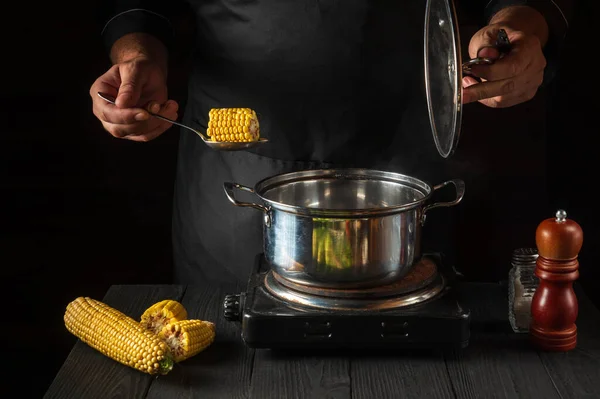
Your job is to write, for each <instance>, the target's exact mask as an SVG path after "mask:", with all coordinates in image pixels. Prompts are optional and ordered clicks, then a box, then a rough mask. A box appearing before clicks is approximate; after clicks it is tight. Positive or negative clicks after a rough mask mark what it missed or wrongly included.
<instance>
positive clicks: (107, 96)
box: [98, 92, 208, 141]
mask: <svg viewBox="0 0 600 399" xmlns="http://www.w3.org/2000/svg"><path fill="white" fill-rule="evenodd" d="M98 96H99V97H100V98H102V99H103V100H104V101H106V102H108V103H111V104H113V105H116V103H115V101H116V99H115V98H114V97H113V96H111V95H110V94H106V93H101V92H98ZM146 112H148V113H149V114H150V115H152V116H154V117H155V118H158V119H162V120H163V121H165V122H169V123H172V124H174V125H177V126H181V127H183V128H186V129H188V130H191V131H192V132H194V133H196V134H197V135H198V136H200V138H202V140H204V141H206V140H208V139H207V138H206V137H205V136H204V134H203V133H202V132H200V131H198V130H196V129H194V128H191V127H189V126H186V125H184V124H182V123H179V122H177V121H174V120H172V119H169V118H165V117H164V116H162V115H158V114H155V113H153V112H150V111H148V110H146Z"/></svg>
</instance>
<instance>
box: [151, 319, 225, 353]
mask: <svg viewBox="0 0 600 399" xmlns="http://www.w3.org/2000/svg"><path fill="white" fill-rule="evenodd" d="M159 336H160V338H161V339H162V340H163V341H164V342H165V343H166V344H167V346H168V347H169V350H170V351H171V353H172V355H173V359H174V360H175V362H176V363H179V362H182V361H184V360H186V359H189V358H190V357H192V356H195V355H197V354H198V353H200V352H202V351H203V350H204V349H206V348H207V347H208V346H210V344H212V343H213V341H214V339H215V325H214V323H211V322H209V321H203V320H182V321H177V322H175V323H170V324H168V325H166V326H165V327H164V328H163V329H162V331H161V332H160V334H159Z"/></svg>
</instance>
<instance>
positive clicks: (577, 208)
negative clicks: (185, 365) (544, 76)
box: [0, 0, 600, 397]
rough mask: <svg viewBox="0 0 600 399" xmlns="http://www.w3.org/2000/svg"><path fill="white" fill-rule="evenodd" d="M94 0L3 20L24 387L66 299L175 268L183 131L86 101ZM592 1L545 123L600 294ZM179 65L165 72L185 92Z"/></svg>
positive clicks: (48, 364)
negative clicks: (132, 123)
mask: <svg viewBox="0 0 600 399" xmlns="http://www.w3.org/2000/svg"><path fill="white" fill-rule="evenodd" d="M98 3H99V1H98V0H97V1H90V2H79V3H78V4H77V8H76V9H68V8H67V6H60V7H58V8H57V7H56V6H54V5H53V4H51V3H43V4H38V5H35V4H34V6H32V5H31V3H27V4H23V6H19V5H16V8H17V9H14V8H13V9H11V12H10V13H5V17H6V18H7V20H5V24H4V25H3V26H2V29H3V30H5V32H3V37H4V39H5V40H4V41H3V49H2V50H3V51H2V54H3V59H2V64H3V66H2V71H3V79H2V82H1V85H2V86H1V87H2V91H1V93H0V110H1V113H2V118H1V120H0V123H1V126H2V132H1V134H0V166H1V167H0V171H1V173H2V175H1V176H0V184H1V186H0V187H1V190H2V191H1V193H2V195H1V197H0V198H2V202H1V204H2V207H1V208H0V209H1V211H0V212H1V213H0V214H1V215H2V218H1V219H0V226H2V228H1V230H0V232H1V234H2V239H1V240H0V265H2V270H3V275H4V277H5V278H4V279H3V282H4V284H5V285H7V286H8V289H5V290H3V293H4V296H6V298H5V301H4V305H5V306H4V316H5V317H3V324H5V323H6V326H3V328H2V330H3V332H2V338H3V339H4V340H3V342H4V343H5V345H6V346H5V347H8V350H9V355H14V356H9V357H8V358H6V357H5V358H3V359H4V360H6V359H10V362H8V363H7V362H5V365H9V366H8V367H10V368H11V370H12V371H14V372H15V375H18V374H17V373H18V372H19V370H26V369H28V371H26V375H28V376H31V378H33V380H34V381H35V383H32V384H28V385H27V386H22V385H19V386H16V385H13V386H12V388H14V390H15V391H16V390H17V389H18V391H20V392H21V394H23V396H25V397H38V396H41V395H42V394H43V392H44V391H45V389H46V388H47V386H48V384H49V383H50V382H51V380H52V378H53V376H54V374H55V373H56V371H57V370H58V368H59V367H60V365H61V363H62V362H63V361H64V359H65V357H66V356H67V354H68V351H69V350H70V348H71V346H72V345H73V343H74V342H75V339H74V338H73V337H72V336H70V335H69V334H68V333H67V332H66V330H65V329H64V327H63V321H62V315H63V312H64V307H65V306H66V304H67V303H68V302H69V301H70V300H72V299H74V298H75V297H77V296H79V295H86V296H91V297H95V298H102V296H103V295H104V293H105V292H106V290H107V289H108V287H109V286H110V285H111V284H127V283H135V284H143V283H168V282H170V268H171V250H170V217H171V196H172V192H173V177H174V171H175V161H176V147H177V141H178V132H177V130H175V129H171V130H170V131H169V132H168V133H167V134H164V135H163V136H161V137H160V138H159V139H157V140H155V141H153V142H151V143H147V144H138V143H131V142H128V141H122V140H116V139H113V138H112V137H110V136H109V135H108V134H107V133H105V132H104V131H103V130H102V128H101V126H100V124H99V122H98V121H97V120H96V119H95V117H94V116H93V115H92V113H91V105H90V104H91V103H90V98H89V95H88V90H89V86H90V85H91V83H92V82H93V81H94V79H95V78H96V77H97V76H99V75H100V74H101V73H102V72H104V71H105V70H106V68H107V67H108V60H107V58H106V56H105V53H104V49H103V48H102V45H101V42H100V38H99V31H100V29H101V18H99V16H98V15H97V14H96V13H95V10H96V5H97V4H98ZM594 6H595V5H594V4H593V0H587V1H583V2H582V5H581V9H580V10H579V12H578V14H577V18H576V20H575V23H574V26H573V27H572V30H571V36H570V39H569V46H568V49H567V52H566V54H565V57H567V59H569V60H574V61H568V62H567V63H566V65H565V69H564V70H563V72H562V75H561V77H560V78H559V79H558V80H557V82H556V84H555V85H554V87H553V88H552V92H551V103H550V109H551V112H550V113H549V123H548V126H549V130H548V132H547V134H548V141H549V144H550V146H549V153H548V159H550V160H551V162H549V164H548V172H549V175H550V180H549V181H550V185H549V193H550V197H551V201H550V202H551V205H553V207H554V208H558V207H563V208H565V209H567V210H568V212H569V217H571V218H573V219H575V220H577V221H578V222H579V223H580V224H581V225H582V227H583V230H584V234H585V241H584V247H583V250H582V252H581V254H580V263H581V282H582V284H584V286H585V287H587V288H588V292H589V294H590V296H592V297H593V298H594V300H595V301H596V303H598V302H599V301H600V299H599V296H598V293H597V292H598V290H594V282H595V280H597V278H598V277H599V276H600V273H599V272H598V268H597V265H598V263H599V259H598V258H599V254H600V250H599V249H598V243H600V241H599V237H598V236H599V233H598V232H599V229H598V228H597V224H598V222H599V217H598V212H597V211H596V209H595V208H594V205H595V202H596V200H595V198H594V196H593V194H592V193H593V192H594V191H595V190H593V188H594V185H596V183H595V181H594V180H595V177H596V175H595V173H593V172H595V171H597V170H598V169H599V168H598V167H597V166H596V162H597V155H596V153H597V151H596V147H595V143H596V141H597V140H596V137H595V136H596V135H597V134H598V131H599V129H598V127H597V125H596V124H595V122H596V119H597V118H596V117H595V113H597V107H595V106H594V105H597V103H598V101H597V100H595V96H596V93H597V90H595V88H594V87H593V85H594V84H595V83H594V77H593V75H594V72H592V71H593V69H592V68H593V63H592V62H591V61H587V62H586V61H582V58H581V57H582V56H590V55H593V53H594V52H596V51H597V50H596V49H594V48H593V46H592V44H591V43H592V25H591V23H592V20H593V17H594V15H598V14H597V13H595V10H592V7H594ZM19 8H20V9H19ZM15 10H16V11H15ZM9 14H10V15H9ZM588 71H589V72H588ZM590 75H591V76H592V78H590V77H589V76H590ZM183 76H184V75H183V74H182V73H179V72H178V71H177V72H174V73H172V74H171V77H172V80H173V82H172V86H171V92H172V94H173V97H175V98H176V99H177V100H179V101H180V102H183V101H184V99H185V90H184V85H183V80H182V77H183ZM594 101H595V102H596V104H594ZM503 273H504V271H503ZM4 381H8V378H5V379H4ZM5 388H6V387H3V388H2V389H3V390H4V389H5ZM9 388H10V387H9ZM29 393H30V394H31V395H28V394H29Z"/></svg>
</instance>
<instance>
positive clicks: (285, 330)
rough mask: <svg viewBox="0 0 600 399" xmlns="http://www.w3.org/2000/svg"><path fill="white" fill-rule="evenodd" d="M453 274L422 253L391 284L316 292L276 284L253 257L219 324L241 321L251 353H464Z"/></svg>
mask: <svg viewBox="0 0 600 399" xmlns="http://www.w3.org/2000/svg"><path fill="white" fill-rule="evenodd" d="M455 274H456V273H455V272H454V270H452V269H451V268H448V267H446V266H445V265H444V262H442V257H441V256H440V255H438V254H427V255H424V256H423V257H422V258H421V259H420V260H419V262H418V263H417V264H416V265H415V266H414V267H413V269H412V270H411V272H409V274H408V275H406V276H405V277H404V278H403V279H402V280H400V281H398V282H395V283H392V284H388V285H385V286H380V287H374V288H369V289H355V290H349V289H323V288H316V287H309V286H306V285H301V284H296V283H294V282H291V281H289V280H286V279H284V278H282V277H281V276H279V275H277V274H276V273H275V272H273V271H272V270H270V268H269V265H268V263H267V262H266V261H265V259H264V256H263V255H262V254H259V255H257V256H256V259H255V266H254V269H253V271H252V274H251V276H250V279H249V281H248V286H247V288H246V291H245V292H242V293H240V294H232V295H227V296H226V297H225V301H224V311H225V318H226V319H227V320H230V321H234V322H241V323H242V334H241V335H242V339H243V341H244V342H245V344H246V345H247V346H249V347H251V348H289V349H293V348H314V347H325V348H336V347H357V348H369V347H381V348H438V347H458V348H464V347H466V346H467V345H468V343H469V336H470V333H469V322H470V311H469V310H468V309H465V308H464V307H463V306H461V304H460V302H459V295H458V292H457V291H456V290H455V289H453V286H454V282H455Z"/></svg>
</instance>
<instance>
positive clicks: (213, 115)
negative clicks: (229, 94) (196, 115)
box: [206, 108, 260, 142]
mask: <svg viewBox="0 0 600 399" xmlns="http://www.w3.org/2000/svg"><path fill="white" fill-rule="evenodd" d="M206 134H208V137H209V138H210V140H211V141H223V142H251V141H258V139H259V138H260V124H259V122H258V117H257V116H256V112H255V111H254V110H252V109H250V108H213V109H211V110H210V111H209V113H208V129H206Z"/></svg>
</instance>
